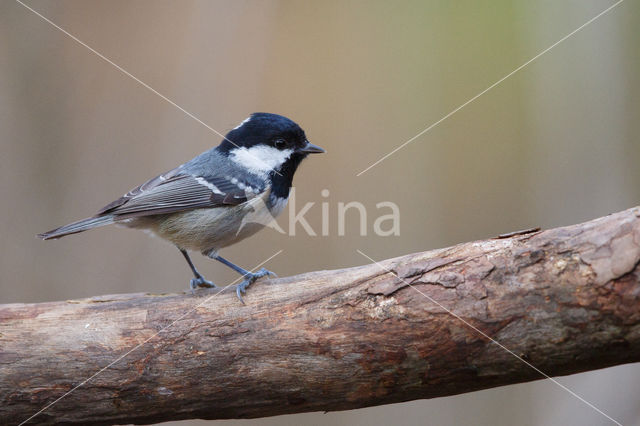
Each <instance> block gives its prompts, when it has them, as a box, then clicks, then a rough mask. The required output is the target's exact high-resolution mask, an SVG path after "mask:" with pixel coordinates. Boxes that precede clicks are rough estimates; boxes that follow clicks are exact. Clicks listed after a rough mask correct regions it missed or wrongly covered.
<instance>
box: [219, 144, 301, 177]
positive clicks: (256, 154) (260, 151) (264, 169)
mask: <svg viewBox="0 0 640 426" xmlns="http://www.w3.org/2000/svg"><path fill="white" fill-rule="evenodd" d="M291 154H293V150H292V149H285V150H282V151H281V150H279V149H277V148H274V147H272V146H268V145H256V146H252V147H251V148H248V149H247V148H246V147H244V146H243V147H240V148H234V149H232V150H231V151H229V158H230V159H231V161H233V162H234V163H237V164H239V165H240V166H241V167H244V168H246V169H248V170H249V171H250V172H252V173H255V174H257V175H261V176H266V175H267V174H268V173H269V172H270V171H271V170H277V169H278V168H279V167H280V166H282V164H284V162H285V161H287V159H288V158H289V157H290V156H291Z"/></svg>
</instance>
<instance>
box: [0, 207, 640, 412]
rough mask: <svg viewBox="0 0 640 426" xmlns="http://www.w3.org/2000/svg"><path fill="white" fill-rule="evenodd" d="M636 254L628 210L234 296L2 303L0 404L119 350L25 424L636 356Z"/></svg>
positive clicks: (223, 406) (372, 391)
mask: <svg viewBox="0 0 640 426" xmlns="http://www.w3.org/2000/svg"><path fill="white" fill-rule="evenodd" d="M639 262H640V209H639V208H635V209H630V210H627V211H624V212H621V213H617V214H614V215H610V216H607V217H603V218H600V219H596V220H594V221H591V222H587V223H584V224H580V225H574V226H569V227H565V228H557V229H552V230H548V231H544V232H537V233H529V234H523V235H514V236H509V237H507V238H497V239H490V240H485V241H477V242H472V243H466V244H460V245H457V246H454V247H451V248H447V249H441V250H434V251H430V252H425V253H417V254H411V255H408V256H404V257H399V258H396V259H390V260H385V261H383V262H381V265H382V266H383V267H384V268H387V269H389V270H391V271H393V273H390V272H388V271H387V270H384V269H383V268H381V267H380V265H376V264H373V265H367V266H361V267H356V268H350V269H343V270H338V271H320V272H312V273H308V274H304V275H300V276H296V277H290V278H283V279H278V280H271V281H264V282H261V283H258V284H256V285H254V286H253V287H252V288H251V289H250V291H249V293H248V294H247V296H246V298H245V300H246V303H247V305H246V306H243V305H241V304H240V303H239V302H238V300H237V299H236V297H235V294H232V292H223V293H222V294H220V295H218V296H215V297H212V298H210V299H209V300H207V299H206V298H207V297H208V296H210V295H211V294H212V293H211V292H209V291H207V290H203V291H201V292H198V293H196V295H195V296H193V295H191V294H178V295H176V294H173V295H151V294H128V295H117V296H102V297H94V298H91V299H85V300H70V301H65V302H52V303H37V304H10V305H2V306H0V377H1V378H2V379H1V380H0V418H1V419H8V420H9V422H15V423H19V422H21V421H23V420H26V419H27V418H28V417H29V416H31V415H32V414H34V413H36V412H37V411H38V410H40V409H41V408H42V407H44V406H45V405H46V404H48V403H50V402H52V401H54V400H55V399H56V398H58V397H60V396H62V395H63V394H64V393H65V392H67V391H70V390H72V389H73V388H74V386H76V385H78V384H79V383H81V382H82V381H83V380H84V379H86V378H88V377H90V376H92V375H93V374H94V373H96V372H97V371H99V370H101V369H102V368H104V367H105V366H107V365H109V364H110V363H112V362H113V361H114V360H117V359H118V358H119V357H122V356H123V355H125V354H126V356H124V357H123V358H122V359H121V360H120V361H118V362H116V363H115V364H113V365H112V366H110V367H109V368H107V369H105V370H104V371H102V372H101V373H100V374H98V375H97V376H95V377H94V378H92V379H91V380H89V381H88V382H86V383H85V384H84V385H83V386H81V387H80V388H78V389H77V390H75V391H73V392H72V393H70V394H69V395H68V396H66V397H65V398H63V399H61V400H59V401H58V402H57V403H56V404H54V405H53V406H51V407H50V408H48V409H47V410H46V411H44V412H43V413H41V414H39V415H38V416H37V417H35V418H33V419H32V420H31V422H39V423H54V422H55V423H83V424H90V423H95V424H98V423H101V424H106V423H131V422H136V423H149V422H159V421H167V420H172V419H188V418H206V419H225V418H241V417H262V416H272V415H277V414H285V413H296V412H303V411H317V410H329V411H334V410H344V409H351V408H358V407H366V406H371V405H380V404H388V403H393V402H399V401H408V400H414V399H420V398H434V397H439V396H445V395H454V394H459V393H463V392H471V391H475V390H478V389H484V388H490V387H495V386H501V385H506V384H512V383H519V382H525V381H530V380H537V379H541V378H543V376H541V374H540V373H538V372H536V371H535V370H534V369H533V368H531V367H530V366H528V365H526V363H525V362H523V360H526V361H527V362H529V363H531V364H532V365H534V366H535V367H537V368H539V369H540V370H541V371H544V372H545V373H546V374H549V375H566V374H572V373H577V372H580V371H587V370H593V369H597V368H603V367H607V366H612V365H616V364H622V363H628V362H637V361H639V360H640V278H639V277H640V268H639V267H638V263H639ZM395 274H397V276H396V275H395ZM398 277H399V278H398ZM420 292H422V293H424V295H422V294H420ZM425 296H428V298H427V297H425ZM429 298H432V299H433V300H435V301H437V302H438V303H440V304H442V305H443V306H444V307H446V309H447V310H451V311H452V312H453V313H454V314H455V315H457V316H459V317H460V318H462V319H464V321H466V322H468V323H469V324H471V325H473V327H477V329H479V330H481V331H482V332H483V333H486V335H487V336H489V337H490V338H491V339H495V340H496V341H497V342H500V344H502V345H504V346H505V347H506V348H509V349H510V350H511V351H513V353H514V354H517V355H518V356H519V357H521V358H522V359H519V358H517V357H516V356H514V355H513V354H510V353H509V352H507V351H506V350H504V349H503V348H501V347H499V346H498V345H496V344H495V343H493V342H491V341H490V340H488V339H487V338H486V337H484V336H483V335H482V334H481V333H479V332H478V331H476V330H473V329H472V328H471V327H469V326H468V325H466V324H465V323H464V322H463V321H461V320H460V319H459V318H456V317H455V316H453V315H452V314H450V313H447V312H446V311H445V310H443V309H442V307H440V306H438V305H437V304H435V303H433V302H432V301H430V300H429ZM202 302H205V303H202ZM198 304H200V305H198ZM196 306H197V307H196ZM194 307H195V309H194ZM174 321H175V323H174ZM158 333H159V334H158ZM147 339H148V342H146V343H144V344H143V345H142V346H140V347H138V348H137V349H135V350H134V351H132V352H131V353H128V354H127V352H128V351H130V350H131V349H132V348H134V347H136V345H138V344H140V343H142V342H145V341H146V340H147Z"/></svg>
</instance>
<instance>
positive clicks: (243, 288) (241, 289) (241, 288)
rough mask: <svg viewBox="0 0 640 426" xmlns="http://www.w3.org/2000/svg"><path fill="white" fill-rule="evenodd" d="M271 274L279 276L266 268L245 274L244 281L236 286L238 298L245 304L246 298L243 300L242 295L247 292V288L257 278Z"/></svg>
mask: <svg viewBox="0 0 640 426" xmlns="http://www.w3.org/2000/svg"><path fill="white" fill-rule="evenodd" d="M269 275H271V276H273V277H277V275H276V274H274V273H273V272H271V271H269V270H268V269H265V268H262V269H260V270H259V271H257V272H251V273H249V274H246V275H245V276H244V281H242V282H241V283H240V284H238V285H237V286H236V294H237V295H238V299H240V301H241V302H242V304H243V305H244V300H242V295H243V294H244V293H246V292H247V288H248V287H249V286H250V285H251V284H253V283H254V282H256V280H258V279H259V278H262V277H267V276H269Z"/></svg>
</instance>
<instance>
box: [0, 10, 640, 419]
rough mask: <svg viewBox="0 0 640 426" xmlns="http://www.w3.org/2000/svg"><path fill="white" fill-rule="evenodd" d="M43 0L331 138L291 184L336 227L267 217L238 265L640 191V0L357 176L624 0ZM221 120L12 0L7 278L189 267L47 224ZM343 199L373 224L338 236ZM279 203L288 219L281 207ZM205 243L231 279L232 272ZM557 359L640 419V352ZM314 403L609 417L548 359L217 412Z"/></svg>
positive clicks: (183, 76)
mask: <svg viewBox="0 0 640 426" xmlns="http://www.w3.org/2000/svg"><path fill="white" fill-rule="evenodd" d="M28 4H29V5H31V6H32V7H34V8H36V9H37V10H38V11H39V12H41V13H42V14H44V15H45V16H47V17H48V18H50V19H51V20H53V21H54V22H55V23H57V24H58V25H60V26H62V27H63V28H65V29H67V30H68V31H70V32H71V33H72V34H74V35H75V36H77V37H78V38H79V39H81V40H82V41H84V42H86V43H88V44H89V45H90V46H92V47H93V48H95V49H96V50H97V51H99V52H100V53H102V54H104V55H105V56H107V57H109V58H110V59H112V60H113V61H114V62H116V63H117V64H119V65H121V66H122V67H124V68H125V69H126V70H128V71H130V72H131V73H133V74H134V75H136V76H137V77H139V78H140V79H141V80H143V81H144V82H146V83H147V84H149V85H151V86H152V87H154V88H155V89H157V90H158V91H160V92H161V93H163V94H165V95H166V96H168V97H169V98H171V99H173V100H174V101H175V102H176V103H178V104H179V105H181V106H182V107H184V108H185V109H187V110H188V111H190V112H192V113H193V114H195V115H196V116H198V117H199V118H201V119H202V120H203V121H205V122H206V123H208V124H209V125H211V126H212V127H214V128H215V129H217V130H219V131H221V132H223V133H224V132H226V131H227V130H229V129H230V128H232V127H234V126H235V125H236V124H237V123H238V122H239V121H241V120H242V119H244V118H245V117H246V116H247V115H248V114H249V113H251V112H253V111H269V112H277V113H281V114H284V115H287V116H290V117H291V118H293V119H294V120H296V121H298V122H299V123H300V124H301V125H302V126H303V127H304V128H305V130H306V131H307V134H308V136H309V138H310V140H311V141H312V142H314V143H316V144H318V145H320V146H323V147H324V148H326V149H327V151H328V152H327V154H325V155H324V156H316V157H313V158H310V159H309V160H307V161H306V162H305V163H304V164H303V166H302V168H301V170H300V171H299V172H298V174H297V176H296V181H295V184H296V187H297V195H298V197H297V202H298V206H300V205H303V204H304V203H306V202H307V201H316V205H315V206H314V207H313V208H312V209H311V211H310V213H309V214H308V215H307V218H308V220H309V222H310V224H311V225H312V226H313V228H314V229H315V230H316V232H319V231H320V227H321V214H320V213H321V209H320V205H319V203H320V202H321V201H328V202H329V204H330V216H329V223H330V234H331V235H330V236H327V237H322V236H317V237H310V236H307V235H306V233H305V232H304V231H303V230H302V229H301V228H298V229H297V235H296V236H295V237H290V236H286V235H280V234H278V233H276V232H274V231H272V230H266V231H263V232H262V233H261V234H258V236H256V237H255V238H252V239H250V240H247V241H245V242H243V243H241V244H239V245H237V246H235V247H232V248H230V249H227V250H226V251H224V252H223V255H225V256H226V257H228V258H230V259H232V260H234V261H235V262H237V263H239V264H241V265H244V266H246V267H251V266H253V265H255V264H257V263H259V262H261V261H262V260H264V259H266V258H268V257H269V256H271V255H272V254H273V253H275V252H276V251H277V250H280V249H283V250H284V252H283V253H282V254H281V255H279V256H277V257H276V258H275V259H273V260H272V261H271V262H270V263H269V264H268V267H269V269H271V270H274V271H276V272H277V273H278V274H280V275H291V274H296V273H301V272H305V271H309V270H315V269H328V268H340V267H345V266H352V265H359V264H363V263H368V262H367V260H366V259H364V258H363V257H362V256H361V255H359V254H358V253H356V251H355V250H356V249H360V250H362V251H363V252H365V253H367V254H368V255H370V256H372V257H373V258H387V257H394V256H397V255H401V254H405V253H410V252H414V251H420V250H426V249H432V248H437V247H443V246H447V245H452V244H455V243H457V242H461V241H468V240H473V239H479V238H485V237H490V236H494V235H496V234H499V233H502V232H508V231H512V230H515V229H521V228H526V227H530V226H542V227H554V226H560V225H564V224H570V223H577V222H580V221H584V220H587V219H590V218H594V217H597V216H601V215H605V214H607V213H610V212H614V211H618V210H622V209H625V208H627V207H631V206H634V205H637V204H640V203H639V198H640V170H639V168H638V158H639V155H640V144H639V142H638V135H639V134H640V123H639V120H638V118H639V117H640V106H639V105H640V103H639V102H638V97H639V95H640V49H638V33H637V28H638V26H639V25H640V4H639V3H638V2H633V1H626V2H624V3H622V4H621V5H620V6H619V7H617V8H616V9H614V10H613V11H611V12H610V13H609V14H607V15H605V16H603V17H602V18H600V19H599V20H597V21H595V22H594V23H593V24H592V25H590V26H588V27H587V28H585V29H584V30H583V31H581V32H579V33H578V34H576V35H575V36H573V37H571V38H570V39H568V40H567V41H566V42H564V43H562V44H561V45H559V46H557V47H556V48H555V49H554V50H552V51H550V52H549V53H547V54H545V55H544V56H542V57H541V58H540V59H539V60H537V61H535V62H534V63H532V64H531V65H529V66H527V67H526V68H524V69H523V70H522V71H520V72H518V73H516V74H515V75H513V76H512V77H511V78H509V79H508V80H506V81H505V82H503V83H502V84H501V85H499V86H498V87H496V88H494V89H493V90H491V91H490V92H488V93H487V94H485V95H484V96H482V97H481V98H479V99H478V100H477V101H475V102H474V103H472V104H470V105H469V106H467V107H466V108H464V109H463V110H461V111H460V112H458V113H457V114H455V115H454V116H452V117H451V118H449V119H448V120H446V121H444V122H443V123H442V124H440V125H439V126H437V127H436V128H434V129H433V130H432V131H430V132H428V133H427V134H425V135H423V136H421V137H420V138H418V139H417V140H415V141H414V142H413V143H412V144H410V145H409V146H407V147H406V148H404V149H402V150H401V151H399V152H398V153H396V154H395V155H393V156H392V157H390V158H389V159H388V160H387V161H385V162H383V163H381V164H380V165H378V166H377V167H375V168H373V169H371V170H370V171H368V172H367V173H365V174H363V175H362V176H361V177H356V176H355V175H356V174H357V173H358V172H359V171H361V170H363V169H364V168H365V167H367V166H368V165H369V164H371V163H372V162H373V161H375V160H377V159H378V158H380V157H381V156H382V155H384V154H386V153H387V152H389V151H390V150H391V149H393V148H394V147H396V146H398V145H399V144H401V143H403V142H404V141H406V140H408V139H409V138H411V137H413V136H414V135H415V134H417V133H418V132H419V131H421V130H422V129H424V128H425V127H427V126H428V125H430V124H431V123H433V122H435V121H437V120H438V119H440V118H441V117H442V116H444V115H445V114H447V113H448V112H449V111H451V110H452V109H454V108H455V107H457V106H458V105H460V104H462V103H463V102H465V101H466V100H468V99H469V98H471V97H472V96H474V95H476V94H477V93H479V92H480V91H482V90H483V89H485V88H486V87H488V86H489V85H490V84H492V83H493V82H495V81H496V80H498V79H499V78H501V77H502V76H504V75H506V74H507V73H509V72H511V71H512V70H513V69H515V68H516V67H517V66H519V65H520V64H522V63H524V62H525V61H527V60H528V59H529V58H531V57H532V56H534V55H535V54H537V53H538V52H540V51H541V50H543V49H545V48H546V47H548V46H550V45H551V44H553V43H554V42H556V41H557V40H559V39H560V38H562V37H563V36H564V35H566V34H567V33H569V32H571V31H572V30H574V29H575V28H577V27H578V26H580V25H581V24H583V23H584V22H586V21H587V20H589V19H590V18H592V17H593V16H595V15H597V14H598V13H599V12H600V11H602V10H604V9H605V8H606V7H608V6H609V5H611V4H613V2H608V1H602V0H588V1H587V0H574V1H563V2H552V1H542V2H527V1H501V0H500V1H495V0H482V1H476V0H469V1H466V0H465V1H457V2H447V1H428V2H383V1H376V2H364V1H362V2H359V1H347V2H337V1H336V2H333V1H327V2H305V1H291V2H288V1H257V0H254V1H227V2H222V1H198V2H193V1H190V2H169V1H66V0H65V1H61V0H56V1H33V0H32V1H30V2H29V3H28ZM219 140H220V138H219V137H218V136H217V135H215V134H213V133H211V132H210V131H209V130H207V129H206V128H205V127H203V126H201V125H200V124H198V123H197V122H196V121H194V120H193V119H191V118H189V117H187V116H186V115H185V114H184V113H182V112H180V111H179V110H177V109H176V108H174V107H173V106H171V105H169V104H168V103H166V102H165V101H163V100H162V99H160V98H159V97H158V96H156V95H154V94H153V93H151V92H149V91H148V90H147V89H145V88H143V87H142V86H141V85H139V84H138V83H136V82H135V81H133V80H131V79H130V78H128V77H126V76H125V75H123V74H122V73H121V72H119V71H118V70H116V69H115V68H114V67H113V66H111V65H109V64H107V63H106V62H105V61H103V60H102V59H100V58H98V57H97V56H96V55H94V54H92V53H91V52H89V51H88V50H87V49H86V48H84V47H82V46H80V45H79V44H77V43H76V42H74V41H73V40H71V39H70V38H69V37H67V36H65V35H64V34H62V33H61V32H60V31H58V30H56V29H55V28H53V27H52V26H51V25H49V24H47V23H46V22H44V21H43V20H42V19H40V18H39V17H37V16H36V15H34V14H33V13H32V12H30V11H28V10H27V9H25V8H24V7H22V6H21V5H20V4H18V3H16V2H14V1H13V0H0V143H1V144H2V145H1V147H2V155H1V156H0V197H1V198H0V199H1V200H2V207H1V210H0V212H1V214H2V221H1V222H0V227H1V228H0V230H1V232H2V234H1V235H2V239H3V240H2V241H3V244H2V247H3V248H2V255H1V256H0V300H1V301H2V302H3V303H8V302H38V301H45V300H61V299H62V300H64V299H69V298H80V297H87V296H91V295H96V294H104V293H119V292H140V291H151V292H173V291H180V290H183V289H184V288H186V285H187V281H188V278H189V271H188V269H187V266H186V264H184V261H183V259H182V257H181V256H180V255H179V253H178V252H177V251H176V250H175V249H174V248H173V247H171V246H170V245H168V244H164V243H159V242H158V241H154V240H152V239H150V238H147V237H146V236H145V235H144V234H142V233H138V232H132V231H127V230H123V229H119V228H115V227H109V228H103V229H99V230H95V231H93V232H90V233H86V234H83V235H78V236H74V237H70V238H68V239H64V240H60V241H57V242H42V241H39V240H36V239H35V238H34V234H36V233H37V232H42V231H45V230H48V229H50V228H52V227H55V226H59V225H62V224H65V223H67V222H69V221H72V220H75V219H79V218H81V217H84V216H89V215H91V214H93V213H94V212H95V211H96V210H97V209H98V208H100V207H102V205H104V204H105V203H107V202H109V201H111V200H112V199H113V198H115V197H117V196H119V195H121V194H122V193H123V192H126V191H127V190H128V189H130V188H131V187H132V186H135V185H137V184H139V183H141V182H142V181H144V180H145V179H147V178H149V177H152V176H154V175H155V174H157V173H159V172H162V171H165V170H167V169H170V168H172V167H174V166H175V165H178V164H179V163H182V162H184V161H186V160H188V159H190V158H191V157H193V156H194V155H196V154H198V153H200V152H202V151H204V150H205V149H208V148H209V147H211V146H214V145H217V144H218V142H219ZM322 189H328V190H329V191H330V196H329V197H328V198H327V199H326V200H325V199H323V198H322V197H321V195H320V191H321V190H322ZM387 200H388V201H393V202H395V203H397V204H398V206H399V207H400V210H401V233H400V236H398V237H386V238H381V237H376V236H375V235H372V233H371V230H372V226H373V221H374V219H375V218H376V217H377V216H378V215H379V214H380V212H379V211H377V210H376V208H375V204H376V203H377V202H380V201H387ZM341 201H342V202H348V201H360V202H362V203H363V204H364V205H365V206H367V209H368V213H369V218H368V230H369V232H370V234H371V235H369V236H366V237H362V236H360V235H359V224H358V221H357V219H356V217H355V214H353V216H350V217H349V220H348V221H347V235H346V236H343V237H339V236H338V235H337V203H338V202H341ZM299 208H300V207H298V209H299ZM279 222H280V224H281V226H283V227H284V228H285V229H286V225H287V213H285V214H284V215H283V217H282V218H281V219H280V221H279ZM194 259H195V262H196V263H197V265H198V266H199V267H200V268H201V270H202V271H203V272H204V273H205V275H206V276H207V277H209V278H213V279H214V280H215V281H217V282H218V283H220V284H224V283H227V282H229V281H231V280H233V279H235V278H236V276H235V275H234V274H233V272H231V271H229V270H227V269H226V268H224V267H223V266H221V265H217V264H215V263H213V262H211V261H207V260H206V259H204V258H202V257H201V256H199V255H196V256H195V257H194ZM250 298H251V295H250V294H249V296H248V297H247V300H248V301H249V302H250ZM425 303H429V302H428V301H426V300H425ZM131 356H135V353H134V354H132V355H131ZM78 379H79V380H80V379H82V378H78ZM560 380H561V381H562V383H563V384H565V385H566V386H568V387H570V388H571V389H573V390H574V391H575V392H577V393H578V394H580V395H582V396H583V397H584V398H586V399H587V400H589V401H590V402H592V403H593V404H595V405H596V406H598V407H599V408H601V409H602V410H604V411H605V412H607V413H608V414H609V415H611V416H612V417H614V418H616V419H618V420H619V421H621V422H622V423H624V424H625V425H640V408H639V407H640V397H638V394H639V391H640V385H639V384H638V383H640V367H639V366H638V365H628V366H622V367H617V368H611V369H607V370H602V371H596V372H592V373H587V374H580V375H575V376H571V377H566V378H561V379H560ZM70 397H71V398H72V397H73V396H70ZM204 423H205V422H193V424H204ZM207 423H208V422H207ZM220 423H222V422H220ZM301 423H304V424H317V425H341V424H349V425H353V424H355V425H358V424H362V425H364V424H367V425H370V424H373V425H385V424H391V423H393V424H396V425H403V424H407V425H413V424H430V425H455V424H504V425H509V424H521V425H541V424H567V425H582V424H608V423H607V422H606V419H605V418H604V417H602V416H600V415H599V414H597V413H596V412H595V411H593V410H592V409H590V408H589V407H587V406H586V405H584V404H583V403H581V402H579V401H578V400H576V399H575V398H574V397H572V396H571V395H569V394H568V393H566V392H564V391H563V390H561V389H560V388H558V387H557V386H555V385H554V384H553V383H551V382H550V381H540V382H536V383H531V384H523V385H518V386H509V387H505V388H500V389H494V390H487V391H483V392H476V393H473V394H468V395H461V396H457V397H451V398H441V399H437V400H431V401H416V402H411V403H406V404H397V405H393V406H384V407H375V408H370V409H364V410H355V411H351V412H343V413H329V414H319V413H314V414H302V415H295V416H285V417H279V418H273V419H266V420H255V421H229V422H226V423H225V424H230V425H240V424H250V425H255V424H272V425H276V424H277V425H281V424H291V425H293V424H301ZM208 424H209V423H208Z"/></svg>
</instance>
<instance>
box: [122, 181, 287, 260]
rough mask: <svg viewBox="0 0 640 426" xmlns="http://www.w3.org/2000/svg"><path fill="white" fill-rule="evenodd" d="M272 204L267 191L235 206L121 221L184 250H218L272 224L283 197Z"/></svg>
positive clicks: (283, 203)
mask: <svg viewBox="0 0 640 426" xmlns="http://www.w3.org/2000/svg"><path fill="white" fill-rule="evenodd" d="M271 204H272V203H270V202H269V191H267V193H265V194H263V195H262V196H259V197H255V198H252V199H251V200H249V201H247V202H245V203H243V204H240V205H238V206H229V207H213V208H201V209H193V210H188V211H185V212H178V213H172V214H166V215H155V216H146V217H140V218H135V219H133V220H131V221H129V222H126V223H122V224H123V225H125V226H128V227H131V228H138V229H144V230H148V231H150V232H151V233H152V234H154V235H156V236H158V237H160V238H163V239H165V240H168V241H170V242H172V243H173V244H175V245H176V246H178V247H180V248H183V249H187V250H194V251H200V252H209V251H217V250H219V249H221V248H224V247H227V246H229V245H231V244H234V243H237V242H238V241H241V240H243V239H245V238H247V237H250V236H251V235H253V234H255V233H256V232H258V231H259V230H261V229H262V228H264V227H265V226H266V225H267V224H269V223H271V221H273V220H274V219H275V217H276V216H277V215H278V214H279V213H280V212H281V211H282V209H283V208H284V205H286V200H283V201H281V202H279V203H276V204H275V205H271ZM269 205H271V207H269Z"/></svg>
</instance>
